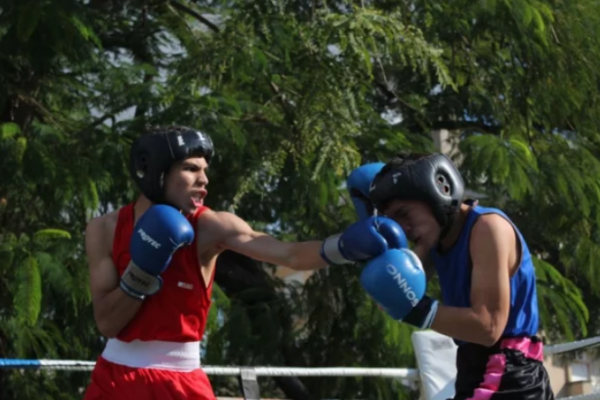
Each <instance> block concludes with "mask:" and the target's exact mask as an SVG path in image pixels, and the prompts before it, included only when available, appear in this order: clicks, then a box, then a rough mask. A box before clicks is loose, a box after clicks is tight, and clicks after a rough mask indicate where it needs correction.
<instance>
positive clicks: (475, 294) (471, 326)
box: [431, 215, 519, 346]
mask: <svg viewBox="0 0 600 400" xmlns="http://www.w3.org/2000/svg"><path fill="white" fill-rule="evenodd" d="M516 244H517V242H516V235H515V231H514V229H513V227H512V225H511V224H510V223H509V222H508V221H506V220H505V219H504V218H502V217H501V216H498V215H486V216H482V217H481V218H480V219H479V221H478V222H477V223H476V224H475V226H474V227H473V231H472V234H471V240H470V246H471V259H472V263H473V269H472V275H471V307H470V308H458V307H448V306H444V305H440V306H439V308H438V310H437V314H436V316H435V319H434V320H433V324H432V326H431V328H432V329H434V330H436V331H438V332H439V333H442V334H444V335H448V336H450V337H453V338H455V339H458V340H464V341H466V342H471V343H479V344H482V345H484V346H491V345H493V344H494V343H496V342H497V341H498V340H499V339H500V337H501V335H502V332H503V331H504V329H505V327H506V323H507V321H508V314H509V311H510V269H511V265H510V259H511V255H514V254H515V253H514V252H516V247H517V246H516ZM517 259H519V257H517Z"/></svg>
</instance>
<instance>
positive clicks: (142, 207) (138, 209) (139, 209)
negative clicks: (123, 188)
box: [133, 194, 152, 224]
mask: <svg viewBox="0 0 600 400" xmlns="http://www.w3.org/2000/svg"><path fill="white" fill-rule="evenodd" d="M151 205H152V202H151V201H150V200H148V198H147V197H146V196H144V195H143V194H141V195H140V196H139V197H138V198H137V199H136V201H135V204H134V205H133V215H134V220H133V223H134V224H135V223H136V222H137V221H138V219H140V217H141V216H142V214H144V213H145V212H146V211H147V210H148V209H149V208H150V206H151Z"/></svg>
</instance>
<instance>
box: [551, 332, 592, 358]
mask: <svg viewBox="0 0 600 400" xmlns="http://www.w3.org/2000/svg"><path fill="white" fill-rule="evenodd" d="M599 343H600V336H598V337H593V338H590V339H583V340H578V341H576V342H571V343H562V344H555V345H551V346H545V347H544V355H546V356H547V355H552V354H558V353H565V352H567V351H573V350H578V349H581V348H584V347H589V346H594V345H596V344H599Z"/></svg>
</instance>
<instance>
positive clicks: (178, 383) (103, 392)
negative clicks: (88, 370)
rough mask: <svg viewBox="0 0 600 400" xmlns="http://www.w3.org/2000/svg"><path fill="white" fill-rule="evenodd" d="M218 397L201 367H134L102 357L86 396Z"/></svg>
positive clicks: (120, 399)
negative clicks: (190, 368)
mask: <svg viewBox="0 0 600 400" xmlns="http://www.w3.org/2000/svg"><path fill="white" fill-rule="evenodd" d="M100 399H102V400H105V399H106V400H109V399H110V400H216V397H215V395H214V393H213V390H212V386H211V384H210V381H209V380H208V376H206V373H204V371H203V370H202V369H200V368H199V369H195V370H193V371H190V372H181V371H169V370H163V369H154V368H132V367H128V366H125V365H119V364H115V363H112V362H110V361H107V360H105V359H104V358H103V357H99V358H98V361H97V362H96V367H95V368H94V371H93V372H92V382H91V384H90V385H89V386H88V388H87V390H86V392H85V397H84V400H100Z"/></svg>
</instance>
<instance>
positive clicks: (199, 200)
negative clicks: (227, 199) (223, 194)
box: [192, 190, 207, 206]
mask: <svg viewBox="0 0 600 400" xmlns="http://www.w3.org/2000/svg"><path fill="white" fill-rule="evenodd" d="M206 195H207V191H206V190H200V191H199V192H196V193H193V194H192V202H194V205H195V206H201V205H202V204H203V201H204V198H205V197H206Z"/></svg>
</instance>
